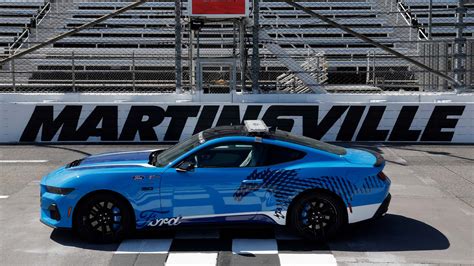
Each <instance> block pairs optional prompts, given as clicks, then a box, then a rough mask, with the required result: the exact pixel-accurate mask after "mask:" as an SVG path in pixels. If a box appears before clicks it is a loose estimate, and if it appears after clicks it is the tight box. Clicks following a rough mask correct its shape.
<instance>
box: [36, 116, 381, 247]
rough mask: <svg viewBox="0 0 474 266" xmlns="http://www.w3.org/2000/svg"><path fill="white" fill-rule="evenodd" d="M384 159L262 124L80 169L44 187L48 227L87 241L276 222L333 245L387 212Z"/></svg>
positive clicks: (107, 157)
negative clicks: (342, 233) (348, 227)
mask: <svg viewBox="0 0 474 266" xmlns="http://www.w3.org/2000/svg"><path fill="white" fill-rule="evenodd" d="M384 165H385V161H384V159H383V158H382V156H380V155H379V154H377V153H375V152H372V151H366V150H359V149H346V148H343V147H339V146H334V145H330V144H327V143H324V142H321V141H318V140H315V139H311V138H307V137H303V136H297V135H294V134H291V133H288V132H284V131H280V130H269V129H268V128H267V127H266V126H265V124H264V123H263V122H262V121H258V120H253V121H245V123H244V125H238V126H222V127H215V128H212V129H208V130H205V131H202V132H200V133H199V134H196V135H194V136H192V137H190V138H189V139H187V140H185V141H183V142H181V143H178V144H176V145H175V146H172V147H171V148H169V149H165V150H162V149H161V150H146V151H136V152H115V153H106V154H98V155H92V156H87V157H85V158H83V159H80V160H76V161H73V162H71V163H69V164H67V165H65V166H63V167H61V168H59V169H57V170H55V171H53V172H51V173H49V174H48V175H46V176H45V177H43V179H42V180H41V188H40V189H41V192H40V193H41V219H40V220H41V221H42V222H43V223H44V224H46V225H49V226H51V227H53V228H70V229H73V230H75V231H76V232H78V233H79V235H80V236H81V237H83V238H85V239H87V240H89V241H96V242H111V241H118V240H120V239H122V238H124V237H126V236H127V234H128V233H130V232H132V231H133V230H140V229H151V228H160V227H170V226H173V227H175V226H178V227H179V226H185V225H191V224H218V223H220V224H222V223H224V224H242V223H270V224H276V225H286V226H289V227H290V228H292V229H294V230H295V231H296V232H297V233H299V234H301V235H302V236H304V237H306V238H309V239H314V240H318V241H321V240H326V239H328V238H330V237H331V236H333V235H334V234H336V233H337V232H338V231H339V230H340V229H341V227H342V226H344V225H345V224H348V223H355V222H359V221H362V220H367V219H371V218H375V217H380V216H382V215H384V214H385V213H386V212H387V209H388V205H389V203H390V193H389V187H390V179H389V178H388V177H387V176H386V175H385V174H384V173H383V172H382V170H383V168H384Z"/></svg>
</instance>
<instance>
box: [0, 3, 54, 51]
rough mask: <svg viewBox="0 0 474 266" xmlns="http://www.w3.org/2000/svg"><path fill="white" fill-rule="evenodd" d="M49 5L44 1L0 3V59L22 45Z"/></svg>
mask: <svg viewBox="0 0 474 266" xmlns="http://www.w3.org/2000/svg"><path fill="white" fill-rule="evenodd" d="M48 7H49V3H47V2H45V1H44V0H28V1H26V2H23V1H15V0H3V1H1V2H0V58H1V57H4V56H7V55H8V54H9V53H12V52H14V51H15V50H16V49H18V48H19V47H21V46H22V45H23V42H25V41H26V40H27V39H28V36H29V30H30V28H32V27H35V26H36V24H38V22H39V21H40V20H41V19H42V18H43V17H44V16H45V15H46V12H47V10H48Z"/></svg>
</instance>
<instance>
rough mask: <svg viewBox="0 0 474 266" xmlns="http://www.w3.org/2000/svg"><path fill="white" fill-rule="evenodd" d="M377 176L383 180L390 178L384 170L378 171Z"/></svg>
mask: <svg viewBox="0 0 474 266" xmlns="http://www.w3.org/2000/svg"><path fill="white" fill-rule="evenodd" d="M377 177H378V178H379V179H380V180H382V181H385V180H387V179H388V177H387V176H386V175H385V174H384V173H383V172H380V173H378V174H377Z"/></svg>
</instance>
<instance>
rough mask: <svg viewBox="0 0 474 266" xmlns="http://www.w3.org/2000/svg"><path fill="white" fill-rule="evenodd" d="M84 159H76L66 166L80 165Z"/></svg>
mask: <svg viewBox="0 0 474 266" xmlns="http://www.w3.org/2000/svg"><path fill="white" fill-rule="evenodd" d="M82 160H83V159H80V160H75V161H73V162H71V163H69V164H67V165H66V168H71V167H76V166H78V165H80V164H81V162H82Z"/></svg>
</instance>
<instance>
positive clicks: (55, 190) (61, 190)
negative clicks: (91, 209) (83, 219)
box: [46, 186, 74, 195]
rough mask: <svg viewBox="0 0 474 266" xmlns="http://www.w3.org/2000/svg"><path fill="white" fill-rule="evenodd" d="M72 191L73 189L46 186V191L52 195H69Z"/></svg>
mask: <svg viewBox="0 0 474 266" xmlns="http://www.w3.org/2000/svg"><path fill="white" fill-rule="evenodd" d="M73 190H74V188H61V187H52V186H46V191H48V192H49V193H53V194H60V195H67V194H69V193H71V192H72V191H73Z"/></svg>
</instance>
